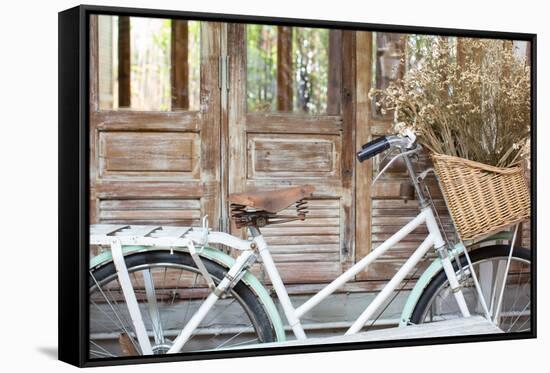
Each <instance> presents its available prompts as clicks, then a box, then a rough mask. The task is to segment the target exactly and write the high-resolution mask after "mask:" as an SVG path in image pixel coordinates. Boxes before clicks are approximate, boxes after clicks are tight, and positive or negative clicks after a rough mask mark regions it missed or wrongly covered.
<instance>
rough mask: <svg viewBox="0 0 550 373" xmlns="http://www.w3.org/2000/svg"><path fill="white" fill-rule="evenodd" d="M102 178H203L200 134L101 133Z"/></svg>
mask: <svg viewBox="0 0 550 373" xmlns="http://www.w3.org/2000/svg"><path fill="white" fill-rule="evenodd" d="M98 135H99V149H98V151H99V177H100V178H107V179H116V178H132V179H134V178H152V179H154V180H171V179H186V178H187V179H196V180H197V179H200V173H199V171H200V168H199V166H200V164H199V162H200V158H199V157H200V154H199V150H200V139H199V135H198V134H197V133H189V132H171V131H166V132H145V131H139V132H136V131H133V132H130V131H101V132H99V134H98Z"/></svg>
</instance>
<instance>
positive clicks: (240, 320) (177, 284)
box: [89, 251, 275, 359]
mask: <svg viewBox="0 0 550 373" xmlns="http://www.w3.org/2000/svg"><path fill="white" fill-rule="evenodd" d="M125 261H126V266H127V268H128V273H129V275H130V280H131V282H132V285H133V288H134V292H135V294H136V298H137V300H138V303H139V308H140V310H141V315H142V318H143V322H144V324H145V328H146V329H147V332H148V334H149V339H150V341H151V345H152V347H153V353H154V354H164V353H166V352H167V351H168V349H169V348H170V346H171V345H172V341H173V340H174V339H175V338H176V336H177V335H178V334H179V332H180V331H181V330H182V329H183V327H184V326H185V325H186V324H187V322H188V321H189V319H190V318H191V316H193V314H194V313H195V311H196V310H197V309H198V307H199V306H200V305H201V304H202V302H203V301H204V299H206V297H207V296H208V294H210V292H211V290H210V289H209V288H208V287H207V286H206V281H205V279H204V278H203V276H202V275H201V274H200V271H199V270H198V269H197V267H196V265H195V262H194V261H193V259H192V258H191V256H190V255H189V254H188V253H183V252H177V251H176V252H174V253H173V254H172V253H170V252H168V251H149V252H142V253H137V254H133V255H129V256H127V257H125ZM203 262H204V264H205V267H206V269H207V270H208V272H209V274H210V276H211V277H212V278H213V280H214V282H215V283H216V284H217V283H219V281H220V280H221V279H223V277H224V276H225V274H226V272H227V269H226V268H224V267H222V266H220V265H219V264H217V263H214V262H212V261H209V260H206V259H203ZM89 289H90V292H89V302H90V321H89V322H90V324H89V327H90V338H89V342H90V344H89V356H90V358H92V359H93V358H104V357H116V356H131V355H141V351H140V347H139V343H138V342H137V338H136V334H135V332H134V329H133V326H132V320H131V318H130V314H129V312H128V308H127V307H126V303H125V301H124V296H123V293H122V290H121V287H120V283H119V280H118V276H117V274H116V268H115V266H114V264H113V263H112V262H111V263H109V264H106V265H104V266H101V267H98V268H95V269H92V270H90V273H89ZM274 340H275V336H274V332H273V329H272V326H271V322H270V319H269V317H268V315H267V313H266V311H265V309H264V307H263V306H262V304H261V303H260V301H259V300H258V298H257V297H256V295H255V294H254V292H253V291H252V290H251V289H250V288H249V287H248V286H247V285H246V284H244V283H243V282H242V281H241V282H239V283H238V284H237V285H235V286H234V287H233V289H231V291H230V292H229V293H228V294H227V296H226V297H225V298H223V299H219V300H218V301H217V302H216V304H215V305H214V306H213V308H212V309H211V310H210V311H209V312H208V314H207V315H206V317H205V318H204V320H203V321H202V322H201V323H200V325H199V326H198V327H197V329H196V330H195V331H194V334H193V335H192V336H191V338H190V340H189V341H188V342H187V343H186V344H185V345H184V347H183V350H182V352H186V351H198V350H212V349H220V348H228V347H238V346H242V345H246V344H255V343H263V342H272V341H274Z"/></svg>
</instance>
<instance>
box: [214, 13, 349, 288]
mask: <svg viewBox="0 0 550 373" xmlns="http://www.w3.org/2000/svg"><path fill="white" fill-rule="evenodd" d="M316 30H317V29H300V28H294V27H292V28H291V27H282V26H279V27H277V26H260V25H243V24H228V48H227V50H228V57H229V77H228V86H229V93H228V106H227V110H228V111H227V123H226V127H225V130H226V133H227V136H226V147H227V149H228V152H227V167H228V168H227V170H228V172H227V174H228V178H227V183H228V191H229V192H230V193H233V192H243V191H258V190H266V189H271V188H278V187H285V186H289V185H301V184H312V185H314V186H315V188H316V190H315V192H314V195H313V198H312V199H310V200H309V211H310V213H309V215H308V217H307V219H306V221H304V222H301V221H297V222H292V223H286V224H283V225H272V226H268V227H265V228H263V229H262V232H263V234H264V236H265V237H266V241H267V242H268V244H269V245H270V247H271V250H272V254H273V257H274V259H275V261H276V262H277V266H278V268H279V270H280V272H281V275H282V278H283V280H284V281H285V282H286V283H320V282H327V281H330V280H332V279H334V278H335V277H336V276H337V275H339V274H340V273H341V272H342V271H343V270H344V269H345V268H346V267H347V266H349V265H350V264H351V263H352V261H353V257H354V221H355V220H354V157H355V142H354V131H355V109H354V102H355V58H354V57H355V32H351V31H342V30H323V29H318V30H320V31H316ZM253 32H256V33H259V34H257V35H255V36H254V37H255V38H252V34H251V33H253ZM316 32H319V34H315V33H316ZM258 35H259V36H258ZM298 38H309V39H308V42H309V43H310V44H311V43H317V44H316V47H315V48H318V49H317V50H315V53H311V54H309V55H321V56H324V57H323V60H321V59H319V60H315V61H312V60H306V57H304V56H306V54H303V55H302V57H300V53H304V52H303V51H300V49H299V48H300V47H301V46H302V45H307V43H304V42H303V39H298ZM297 40H302V42H301V43H297ZM258 56H260V57H258ZM262 56H263V57H262ZM251 58H255V60H254V61H256V62H258V61H260V62H259V63H256V62H255V65H251V64H252V60H251ZM296 58H299V60H297V59H296ZM323 64H324V65H323ZM315 68H318V69H319V70H318V72H319V75H315V76H314V75H313V74H310V75H308V74H309V71H311V69H315ZM298 69H302V70H298ZM307 69H309V70H307ZM258 71H259V72H260V73H258ZM266 71H267V73H266ZM270 72H271V75H270ZM255 74H257V75H258V76H256V75H255ZM262 74H264V75H262ZM262 79H263V80H265V81H266V82H267V83H266V84H264V85H263V86H262V85H261V84H259V83H258V81H263V80H262ZM300 79H302V81H300ZM314 79H318V80H317V81H323V83H322V86H321V87H319V90H318V91H314V89H316V88H315V87H314V88H311V87H313V85H314V84H315V81H314ZM269 84H273V85H276V89H272V88H273V87H270V86H269ZM300 84H302V86H300ZM305 84H310V85H311V86H310V87H309V88H307V87H306V88H307V89H310V92H321V93H322V94H319V97H321V96H322V98H321V99H318V98H315V97H313V94H309V96H306V95H304V91H303V87H304V85H305ZM300 89H302V91H300ZM251 97H252V98H253V99H251ZM315 100H317V103H313V104H312V102H313V101H315ZM323 100H325V101H323ZM305 101H308V102H307V103H305ZM308 105H309V106H308ZM315 105H317V106H315ZM224 208H225V209H227V208H228V206H227V205H225V206H224ZM288 213H293V211H292V209H289V211H288ZM231 231H232V232H233V233H236V234H239V231H238V230H237V229H236V228H235V227H234V226H232V227H231ZM240 234H241V235H244V234H245V233H244V230H243V231H241V232H240Z"/></svg>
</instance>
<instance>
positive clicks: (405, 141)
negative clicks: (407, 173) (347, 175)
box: [357, 133, 416, 162]
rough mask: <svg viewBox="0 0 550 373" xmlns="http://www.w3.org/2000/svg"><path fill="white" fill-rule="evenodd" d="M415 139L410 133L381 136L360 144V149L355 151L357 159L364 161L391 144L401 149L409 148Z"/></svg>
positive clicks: (386, 148)
mask: <svg viewBox="0 0 550 373" xmlns="http://www.w3.org/2000/svg"><path fill="white" fill-rule="evenodd" d="M415 140H416V136H414V134H412V133H411V134H409V135H406V136H398V135H392V136H382V137H379V138H377V139H375V140H372V141H369V142H368V143H366V144H364V145H363V146H361V150H360V151H359V152H357V159H358V160H359V162H363V161H366V160H367V159H370V158H372V157H374V156H375V155H377V154H380V153H382V152H383V151H385V150H388V149H389V148H391V147H392V146H397V147H400V148H401V149H402V150H406V149H410V148H411V147H412V146H413V144H414V142H415Z"/></svg>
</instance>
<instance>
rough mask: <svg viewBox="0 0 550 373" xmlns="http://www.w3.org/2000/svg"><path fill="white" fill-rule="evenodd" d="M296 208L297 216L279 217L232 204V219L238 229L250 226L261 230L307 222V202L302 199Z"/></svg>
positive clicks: (275, 214)
mask: <svg viewBox="0 0 550 373" xmlns="http://www.w3.org/2000/svg"><path fill="white" fill-rule="evenodd" d="M295 207H296V215H278V214H277V213H272V212H267V211H264V210H254V209H250V208H247V206H245V205H240V204H237V203H232V204H231V205H230V209H231V219H233V221H234V222H235V225H236V226H237V228H242V227H249V226H252V227H258V228H261V227H265V226H266V225H271V224H281V223H287V222H289V221H294V220H305V219H306V214H308V213H309V211H308V210H307V201H306V200H304V199H301V200H299V201H297V202H296V204H295Z"/></svg>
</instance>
